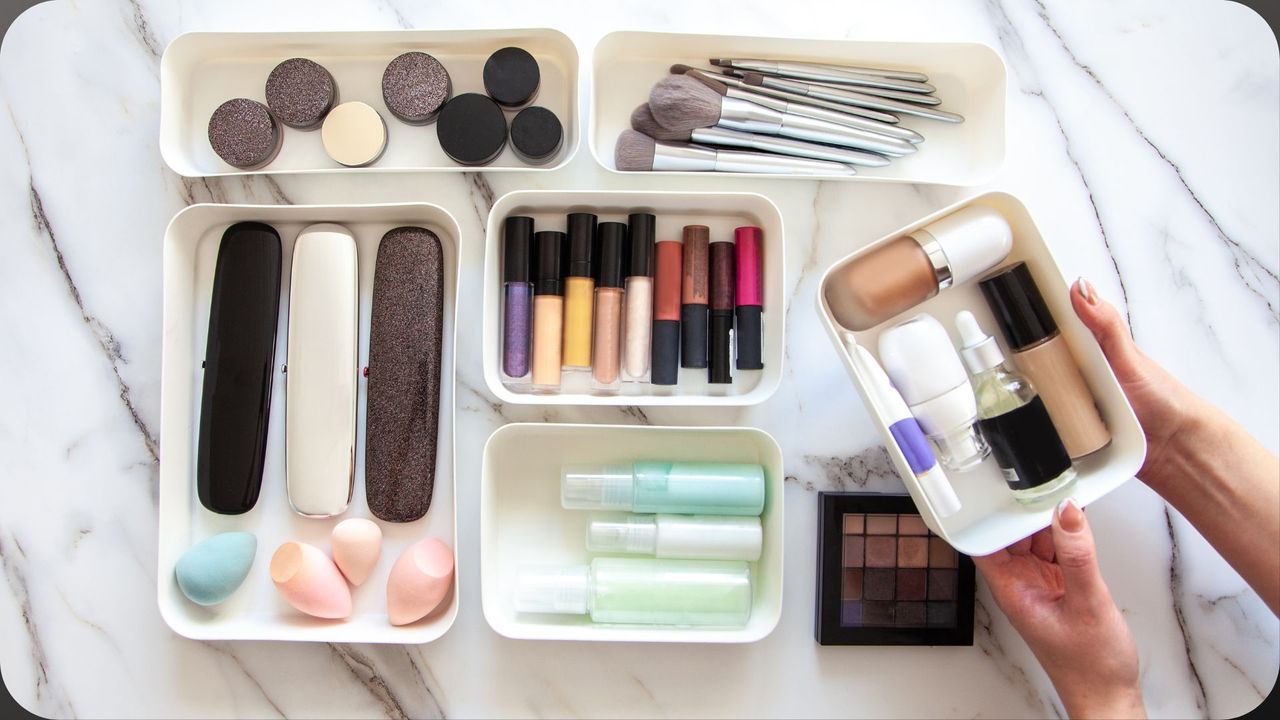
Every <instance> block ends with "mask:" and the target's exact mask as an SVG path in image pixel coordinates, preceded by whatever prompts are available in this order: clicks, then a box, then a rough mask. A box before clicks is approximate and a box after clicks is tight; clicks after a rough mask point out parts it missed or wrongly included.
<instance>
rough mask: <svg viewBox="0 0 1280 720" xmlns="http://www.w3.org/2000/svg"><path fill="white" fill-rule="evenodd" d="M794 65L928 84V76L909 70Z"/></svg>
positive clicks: (823, 64) (809, 64)
mask: <svg viewBox="0 0 1280 720" xmlns="http://www.w3.org/2000/svg"><path fill="white" fill-rule="evenodd" d="M793 64H795V65H808V66H810V67H815V68H822V69H824V70H843V71H845V72H852V73H859V74H861V75H879V76H881V77H887V78H894V79H896V80H914V81H915V82H929V76H928V75H925V74H924V73H922V72H914V71H911V70H888V69H884V68H869V67H858V66H857V65H834V64H832V63H815V62H797V63H793Z"/></svg>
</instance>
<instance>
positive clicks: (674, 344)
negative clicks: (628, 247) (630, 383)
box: [651, 240, 684, 385]
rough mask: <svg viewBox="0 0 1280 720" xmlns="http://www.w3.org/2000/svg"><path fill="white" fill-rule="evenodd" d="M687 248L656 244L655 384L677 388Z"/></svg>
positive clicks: (674, 244)
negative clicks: (682, 275) (683, 266)
mask: <svg viewBox="0 0 1280 720" xmlns="http://www.w3.org/2000/svg"><path fill="white" fill-rule="evenodd" d="M683 253H684V248H683V247H682V246H681V245H680V243H678V242H675V241H673V240H664V241H662V242H660V243H658V244H657V246H656V250H655V253H654V254H655V256H656V259H657V263H656V264H657V266H658V270H657V280H656V281H655V282H654V304H653V373H652V378H651V381H652V382H653V384H654V385H675V384H676V382H677V381H678V378H679V373H680V287H681V282H680V265H681V262H680V260H681V256H682V255H683Z"/></svg>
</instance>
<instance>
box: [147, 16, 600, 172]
mask: <svg viewBox="0 0 1280 720" xmlns="http://www.w3.org/2000/svg"><path fill="white" fill-rule="evenodd" d="M509 45H515V46H517V47H522V48H524V49H525V50H528V51H529V52H530V53H531V54H532V55H533V56H534V57H535V58H536V59H537V61H538V68H539V70H540V71H541V75H542V79H541V85H540V87H539V90H538V95H537V97H536V98H535V99H534V104H536V105H541V106H542V107H545V108H547V109H548V110H551V111H552V112H554V113H555V114H556V117H558V118H559V119H560V123H561V125H562V126H563V127H564V142H563V145H562V147H561V149H560V156H559V158H557V159H555V160H553V161H552V162H549V163H547V164H546V165H529V164H528V163H525V162H524V161H522V160H521V159H520V158H518V157H516V155H515V152H514V151H513V150H512V149H511V147H510V143H509V142H508V145H507V147H506V149H504V150H503V151H502V154H501V155H499V156H498V158H497V159H496V160H494V161H493V162H492V163H489V164H488V165H483V166H479V167H468V166H464V165H459V164H457V163H455V162H454V161H452V160H450V159H449V157H448V156H447V155H445V154H444V151H443V150H441V149H440V143H439V141H438V140H437V139H436V127H435V124H434V123H433V124H429V125H423V126H416V125H409V124H407V123H404V122H401V121H400V120H399V119H397V118H396V117H395V116H394V115H392V114H391V112H390V111H389V110H387V107H386V104H385V103H383V101H382V72H383V70H385V69H386V67H387V63H389V62H391V60H392V59H393V58H395V57H396V56H398V55H400V54H401V53H404V52H408V51H410V50H418V51H421V52H425V53H430V54H431V55H432V56H434V57H435V58H436V59H437V60H439V61H440V62H441V63H442V64H443V65H444V67H445V69H446V70H448V71H449V77H450V79H451V81H452V83H453V94H454V95H459V94H462V93H467V92H476V93H483V92H484V82H483V80H482V78H481V71H482V70H483V68H484V62H485V60H487V59H488V57H489V55H490V54H491V53H493V51H495V50H498V49H499V48H503V47H507V46H509ZM291 57H306V58H310V59H312V60H315V61H316V62H318V63H320V64H321V65H323V66H324V67H325V68H326V69H327V70H328V71H329V73H330V74H332V75H333V78H334V81H335V82H336V83H337V85H338V96H339V101H340V102H346V101H349V100H361V101H364V102H366V103H369V104H370V105H372V106H373V107H374V109H376V110H377V111H378V113H379V114H381V115H382V119H383V121H384V122H386V124H387V149H386V151H385V152H384V153H383V155H382V157H381V158H379V159H378V161H377V162H375V163H374V164H372V165H370V166H369V167H364V168H348V167H343V166H342V165H339V164H338V163H337V162H336V161H335V160H333V159H331V158H330V157H329V156H328V155H327V154H325V151H324V147H323V146H322V145H321V143H320V131H319V130H312V131H303V130H296V129H294V128H289V127H283V126H282V127H281V132H282V133H283V134H284V139H283V142H282V144H281V147H280V154H279V155H277V156H276V158H275V159H274V160H272V161H271V162H270V163H269V164H267V165H266V166H265V167H263V168H260V169H258V170H247V171H246V170H240V169H237V168H235V167H232V166H231V165H228V164H227V163H225V162H223V161H222V159H221V158H219V157H218V156H217V154H216V153H214V151H213V148H212V147H210V145H209V136H208V126H209V116H210V115H212V114H213V111H214V109H216V108H217V107H218V106H219V105H221V104H222V103H223V102H225V101H227V100H230V99H231V98H235V97H247V98H249V99H251V100H257V101H259V102H265V95H264V88H265V87H266V83H267V75H269V74H270V73H271V70H272V68H274V67H275V66H276V64H278V63H279V62H281V61H282V60H287V59H288V58H291ZM511 117H513V115H512V114H511V113H507V119H508V122H510V119H511ZM577 149H578V51H577V49H576V47H575V46H574V44H573V41H571V40H570V39H569V38H568V37H567V36H565V35H564V33H561V32H559V31H557V30H544V29H511V30H362V31H353V32H191V33H184V34H182V35H179V36H178V37H177V38H175V39H174V40H173V42H171V43H169V46H168V47H167V48H165V51H164V57H163V59H162V60H161V63H160V153H161V155H163V156H164V160H165V162H166V163H167V164H168V165H169V167H170V169H172V170H173V171H174V172H176V173H178V174H179V175H185V176H187V177H199V176H216V175H241V174H247V173H248V174H253V173H264V174H276V173H326V172H327V173H333V172H393V171H418V172H440V171H445V172H447V171H451V170H453V171H461V170H468V171H475V170H482V171H496V170H554V169H556V168H558V167H563V166H564V165H566V164H568V162H569V161H570V160H571V159H573V155H574V153H575V152H577Z"/></svg>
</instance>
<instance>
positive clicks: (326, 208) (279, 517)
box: [156, 203, 459, 643]
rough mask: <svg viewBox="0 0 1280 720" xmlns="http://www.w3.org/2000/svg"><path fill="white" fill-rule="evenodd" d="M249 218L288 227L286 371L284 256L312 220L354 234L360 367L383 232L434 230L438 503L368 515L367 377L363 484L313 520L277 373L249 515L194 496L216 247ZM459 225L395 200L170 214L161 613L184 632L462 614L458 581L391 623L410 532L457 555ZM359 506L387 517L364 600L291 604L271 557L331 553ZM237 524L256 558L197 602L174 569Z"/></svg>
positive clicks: (391, 630) (321, 636)
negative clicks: (331, 615) (326, 610)
mask: <svg viewBox="0 0 1280 720" xmlns="http://www.w3.org/2000/svg"><path fill="white" fill-rule="evenodd" d="M243 220H258V221H261V222H265V223H268V224H270V225H272V226H273V227H275V228H276V230H277V231H279V233H280V240H281V245H282V249H283V256H282V257H283V266H282V268H281V272H282V278H281V288H280V302H281V303H283V305H282V307H281V311H280V320H279V326H278V328H277V331H276V357H275V364H276V367H277V369H278V368H280V367H281V366H283V365H284V364H285V363H286V362H287V358H286V357H285V355H286V348H287V343H286V340H287V337H288V322H289V314H288V307H287V306H288V299H289V267H290V259H291V256H292V250H293V243H294V240H295V239H296V238H297V234H298V232H299V231H300V230H301V229H302V228H303V227H305V226H307V225H310V224H312V223H317V222H335V223H340V224H342V225H344V226H346V227H347V228H348V229H350V230H351V232H352V233H353V234H354V235H355V238H356V246H357V249H358V253H359V255H358V258H359V277H360V295H359V297H360V353H359V357H360V367H364V366H365V365H367V364H368V357H369V313H370V309H371V307H372V298H373V270H374V261H375V259H376V256H377V249H378V243H379V242H380V241H381V239H382V236H383V234H384V233H386V232H387V231H388V230H390V229H392V228H394V227H399V226H401V225H416V226H420V227H424V228H426V229H428V230H430V231H432V232H434V233H435V234H436V235H437V236H438V237H439V238H440V244H441V247H442V249H443V250H444V264H445V268H446V272H445V278H444V290H445V307H444V333H443V347H442V348H441V359H440V362H441V367H440V371H441V383H440V430H439V437H438V438H437V448H438V450H437V455H436V477H435V489H434V497H433V499H432V502H431V509H430V510H429V511H428V512H427V515H426V517H424V518H422V519H421V520H417V521H415V522H411V523H387V522H382V521H379V520H376V519H374V518H372V517H371V515H370V513H369V510H368V506H367V504H366V503H365V499H364V447H365V443H364V436H365V401H366V396H365V390H366V385H365V382H364V380H363V378H361V381H360V387H359V413H358V417H357V428H356V448H357V450H356V483H355V492H354V493H353V494H352V498H351V505H350V508H349V509H348V510H347V512H345V513H343V514H342V515H340V516H338V517H334V518H326V519H315V518H304V517H302V516H300V515H297V514H296V513H294V512H293V511H292V510H291V509H290V508H289V499H288V496H287V494H286V492H285V476H284V469H285V468H284V430H285V413H284V404H285V394H284V382H283V376H282V375H280V374H279V373H278V372H277V375H276V379H275V385H274V387H273V388H272V393H271V410H270V421H269V422H270V425H269V430H268V436H267V455H266V464H265V469H264V472H263V477H262V494H261V496H260V497H259V498H258V504H257V505H256V506H255V507H254V508H253V510H250V511H249V512H248V513H245V514H243V515H218V514H216V513H213V512H210V511H208V510H206V509H205V508H204V507H203V506H202V505H201V504H200V501H199V499H198V498H197V497H196V494H195V492H194V488H195V446H196V432H197V428H198V426H199V419H200V395H201V387H202V382H203V380H202V374H201V369H200V359H201V358H202V357H204V346H205V338H206V335H207V332H208V323H209V299H210V293H211V292H212V287H213V271H214V266H215V263H216V260H217V255H218V245H219V241H220V240H221V238H222V233H223V231H224V230H226V228H227V226H229V225H231V224H232V223H236V222H240V221H243ZM458 235H459V231H458V224H457V222H456V221H455V220H454V219H453V217H452V216H451V215H450V214H449V213H448V212H446V211H445V210H443V209H442V208H440V207H437V206H435V205H429V204H426V203H406V204H397V205H349V206H340V205H193V206H191V207H188V208H186V209H184V210H182V211H181V212H179V213H178V214H177V215H175V216H174V218H173V220H172V221H171V222H170V223H169V228H168V230H167V231H166V232H165V238H164V352H163V363H162V365H163V366H162V370H161V400H160V403H161V406H160V424H161V438H162V444H163V446H162V451H163V452H162V453H161V461H160V543H159V545H160V553H159V569H158V577H157V587H156V594H157V598H158V602H159V604H160V614H161V615H162V616H163V617H164V619H165V622H167V623H168V624H169V627H170V628H172V629H173V630H174V631H175V632H177V633H178V634H180V635H183V636H185V637H189V638H195V639H201V640H309V641H323V642H363V643H370V642H373V643H377V642H385V643H424V642H428V641H431V640H434V639H436V638H438V637H440V636H441V635H443V634H444V632H445V631H446V630H448V629H449V627H450V626H451V625H452V624H453V620H454V618H455V617H456V616H457V614H458V603H459V597H458V583H457V580H456V577H457V571H456V569H455V581H454V589H453V592H452V593H450V595H449V597H448V598H447V600H446V605H445V606H444V607H442V608H440V609H438V610H436V611H435V612H434V613H433V614H432V615H430V616H429V617H427V618H426V619H424V620H421V621H419V622H416V623H413V624H411V625H405V626H401V627H394V626H392V625H391V624H390V623H389V622H388V621H387V614H386V613H387V611H386V582H387V574H388V572H390V570H391V566H392V565H393V564H394V563H395V561H396V558H397V557H399V556H400V553H401V552H403V551H404V549H405V548H407V547H408V546H409V545H411V544H412V543H413V542H415V541H417V540H419V539H421V538H424V537H428V536H432V537H438V538H440V539H441V540H443V541H444V542H445V543H446V544H448V545H449V546H450V547H452V548H453V549H454V556H455V558H456V557H457V555H458V553H457V546H458V539H457V528H456V512H457V510H456V504H455V495H454V474H453V455H454V447H453V445H454V442H453V440H454V438H453V397H454V371H453V368H454V347H455V340H456V338H455V322H456V318H455V312H456V307H457V297H458V278H459V275H458ZM350 517H369V518H370V519H374V520H375V522H377V523H378V525H379V526H380V527H381V528H382V532H383V544H382V555H381V557H380V558H379V560H378V566H377V568H376V569H375V570H374V572H373V574H372V575H370V577H369V579H368V580H367V581H366V582H365V583H364V584H363V585H361V586H360V587H357V588H353V589H352V596H353V599H354V601H355V609H354V612H353V613H352V616H351V617H350V618H348V619H347V620H345V621H332V620H319V619H316V618H312V617H309V616H306V615H303V614H302V613H300V612H298V611H297V610H294V609H293V608H292V607H290V606H289V605H288V604H287V603H286V602H285V601H284V600H283V599H282V598H281V596H280V594H279V593H278V592H277V591H276V589H275V587H274V585H273V584H272V582H271V577H270V575H269V574H268V572H267V566H268V563H269V562H270V559H271V555H272V554H273V553H274V552H275V550H276V548H277V547H279V545H280V544H281V543H283V542H285V541H287V540H300V541H303V542H307V543H311V544H312V545H315V546H316V547H319V548H321V549H322V550H324V551H326V552H329V550H330V544H329V534H330V532H331V531H332V530H333V526H334V525H336V524H337V523H338V522H340V521H341V520H344V519H346V518H350ZM232 530H240V531H245V532H251V533H253V534H254V535H256V536H257V538H258V549H257V553H256V554H255V557H254V563H253V567H252V569H250V571H249V576H248V577H247V578H246V579H245V581H244V584H243V585H241V586H240V588H239V589H238V590H236V591H235V593H233V594H232V596H231V597H230V598H228V599H227V601H226V602H224V603H222V604H221V605H219V606H216V607H212V608H204V607H200V606H198V605H196V604H194V603H191V602H189V601H188V600H187V599H186V598H185V597H184V596H183V595H182V593H181V591H179V590H178V586H177V583H176V582H174V579H173V568H174V565H175V564H176V563H177V560H178V558H179V557H180V556H181V555H182V553H183V552H185V551H186V550H187V548H188V547H190V546H191V545H192V544H194V543H196V542H198V541H200V540H204V539H206V538H208V537H210V536H212V535H215V534H217V533H221V532H228V531H232Z"/></svg>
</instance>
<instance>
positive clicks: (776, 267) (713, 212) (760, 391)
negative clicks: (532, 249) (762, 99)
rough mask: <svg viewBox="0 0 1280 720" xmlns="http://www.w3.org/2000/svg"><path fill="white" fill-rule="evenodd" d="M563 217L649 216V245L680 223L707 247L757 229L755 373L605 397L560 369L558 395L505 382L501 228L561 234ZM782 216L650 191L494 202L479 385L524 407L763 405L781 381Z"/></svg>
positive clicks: (757, 207) (721, 198)
mask: <svg viewBox="0 0 1280 720" xmlns="http://www.w3.org/2000/svg"><path fill="white" fill-rule="evenodd" d="M571 212H590V213H595V214H596V215H597V216H598V217H599V219H600V222H622V223H625V222H626V221H627V214H628V213H632V212H651V213H653V214H654V215H656V216H657V234H656V238H657V240H659V241H661V240H677V241H678V240H680V239H681V237H682V230H683V228H684V226H685V225H706V226H707V227H709V228H710V229H711V241H712V242H716V241H718V240H732V239H733V229H734V228H735V227H738V226H741V225H756V226H759V227H760V228H762V229H763V230H764V278H763V280H764V342H763V346H762V351H763V353H764V369H763V370H739V369H737V368H736V367H734V368H733V369H732V372H733V382H732V383H731V384H726V385H713V384H711V383H709V382H707V371H706V369H705V368H701V369H698V368H680V376H679V378H680V382H679V384H678V385H672V386H663V385H653V384H651V383H647V382H643V383H623V384H622V387H621V389H620V390H618V391H616V392H614V393H612V394H603V393H593V392H592V390H591V387H590V386H591V373H589V372H584V371H573V372H570V371H566V372H565V373H564V377H563V381H562V384H561V391H560V392H559V393H543V394H540V393H534V392H533V389H532V387H531V386H530V385H529V384H528V383H524V384H514V383H513V384H510V385H509V384H506V383H504V382H503V380H502V374H501V370H500V367H501V364H502V363H501V355H500V353H501V352H502V343H501V332H502V330H501V328H502V230H503V223H504V221H505V220H506V218H507V217H508V216H510V215H527V216H530V217H532V218H533V220H534V230H535V231H540V230H559V231H562V232H563V231H564V230H565V222H566V221H565V216H566V215H568V214H569V213H571ZM783 238H784V230H783V226H782V213H781V212H780V211H779V210H778V206H777V205H774V204H773V202H772V201H770V200H769V199H768V198H766V197H765V196H763V195H757V194H755V193H722V192H661V191H658V192H651V191H639V190H636V191H627V190H619V191H612V192H610V191H600V192H595V191H590V190H572V191H559V190H517V191H516V192H512V193H507V194H506V195H503V196H502V197H501V198H499V199H498V202H496V203H494V206H493V210H491V211H490V212H489V223H488V227H487V228H486V231H485V250H484V307H483V311H484V323H483V333H484V338H483V341H482V342H481V352H482V355H483V356H484V379H485V383H486V384H487V385H488V386H489V392H492V393H493V394H494V395H496V396H497V397H498V399H500V400H502V401H503V402H509V403H516V404H524V405H701V406H712V405H720V406H727V405H754V404H756V403H760V402H764V401H765V400H767V399H768V398H769V396H771V395H773V392H774V391H775V390H777V389H778V384H779V383H780V382H781V381H782V358H783V355H784V352H783V350H784V348H785V347H786V343H785V338H784V331H785V327H784V326H785V324H786V323H785V319H786V307H785V302H786V301H785V299H784V296H783V285H784V283H785V278H786V268H785V262H786V253H785V252H784V246H783V243H784V239H783Z"/></svg>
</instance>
